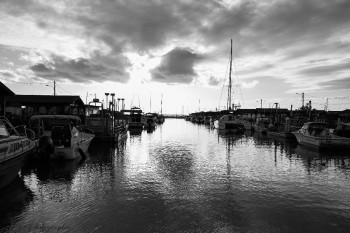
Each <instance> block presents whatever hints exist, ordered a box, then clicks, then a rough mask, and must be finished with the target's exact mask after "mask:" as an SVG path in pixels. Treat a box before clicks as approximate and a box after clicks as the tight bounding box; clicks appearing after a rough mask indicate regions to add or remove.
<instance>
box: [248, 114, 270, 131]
mask: <svg viewBox="0 0 350 233" xmlns="http://www.w3.org/2000/svg"><path fill="white" fill-rule="evenodd" d="M268 127H269V119H268V118H263V117H258V118H257V119H256V122H255V123H254V124H253V125H252V128H253V130H254V131H255V132H258V133H262V134H266V133H267V128H268Z"/></svg>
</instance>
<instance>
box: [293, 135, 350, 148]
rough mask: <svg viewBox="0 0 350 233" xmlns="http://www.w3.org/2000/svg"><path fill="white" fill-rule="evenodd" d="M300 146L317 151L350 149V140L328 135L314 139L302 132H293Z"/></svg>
mask: <svg viewBox="0 0 350 233" xmlns="http://www.w3.org/2000/svg"><path fill="white" fill-rule="evenodd" d="M292 134H293V135H294V136H295V137H296V139H297V141H298V143H299V144H301V145H303V146H308V147H313V148H317V149H348V148H350V138H344V137H338V136H335V135H328V136H323V137H314V136H311V135H305V134H302V133H300V132H292Z"/></svg>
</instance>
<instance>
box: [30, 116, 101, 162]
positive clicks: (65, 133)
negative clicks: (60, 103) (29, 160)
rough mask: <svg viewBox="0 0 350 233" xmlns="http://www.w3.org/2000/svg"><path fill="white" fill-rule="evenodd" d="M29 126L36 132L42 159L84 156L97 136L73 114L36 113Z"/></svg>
mask: <svg viewBox="0 0 350 233" xmlns="http://www.w3.org/2000/svg"><path fill="white" fill-rule="evenodd" d="M29 126H30V128H31V129H32V130H33V131H34V132H35V134H36V139H37V144H38V150H37V152H38V153H37V155H38V156H37V157H38V158H40V159H67V160H70V159H76V158H78V157H80V156H81V157H83V158H84V157H85V153H86V152H87V150H88V148H89V146H90V143H91V141H92V139H93V138H94V137H95V135H94V133H93V131H91V130H90V129H88V128H86V127H85V126H83V125H81V120H80V118H79V117H77V116H73V115H34V116H32V117H31V118H30V120H29Z"/></svg>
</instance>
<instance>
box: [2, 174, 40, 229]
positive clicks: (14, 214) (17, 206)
mask: <svg viewBox="0 0 350 233" xmlns="http://www.w3.org/2000/svg"><path fill="white" fill-rule="evenodd" d="M33 197H34V194H33V192H32V191H31V190H30V189H28V187H27V186H26V185H25V184H24V182H23V179H22V178H20V177H18V176H17V177H16V179H15V180H14V181H13V182H12V183H11V184H10V185H9V186H7V187H6V188H4V189H1V192H0V216H1V218H0V232H5V231H8V230H9V229H11V228H12V227H11V226H12V225H15V224H16V223H17V219H18V218H19V216H20V215H21V214H22V212H25V211H26V210H27V209H28V205H29V203H30V202H32V201H33Z"/></svg>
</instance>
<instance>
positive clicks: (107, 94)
mask: <svg viewBox="0 0 350 233" xmlns="http://www.w3.org/2000/svg"><path fill="white" fill-rule="evenodd" d="M105 95H106V109H107V107H108V96H109V93H105Z"/></svg>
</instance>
